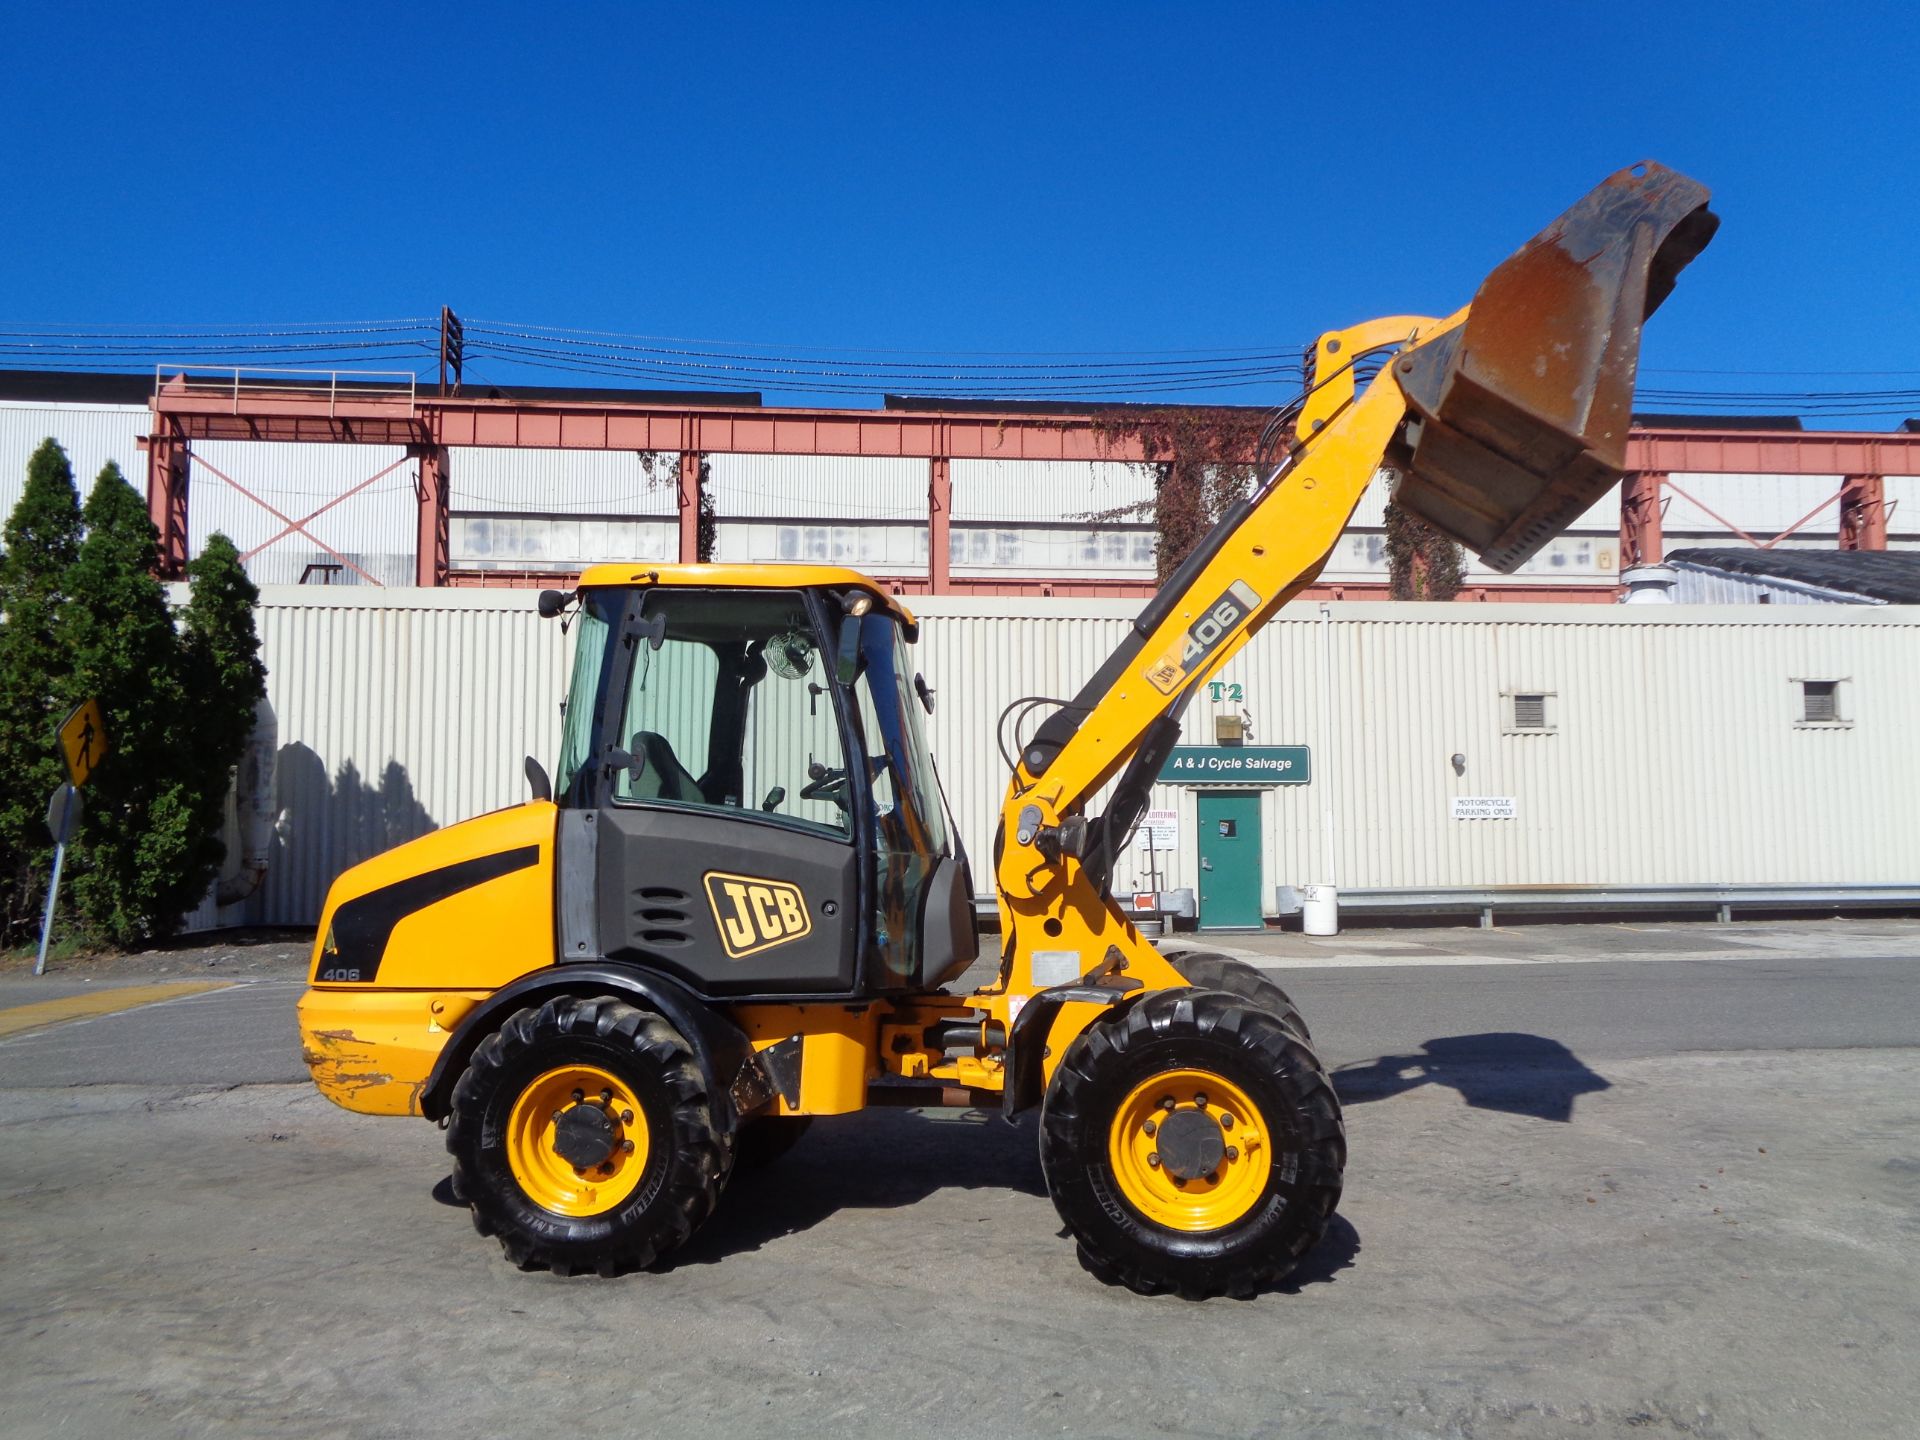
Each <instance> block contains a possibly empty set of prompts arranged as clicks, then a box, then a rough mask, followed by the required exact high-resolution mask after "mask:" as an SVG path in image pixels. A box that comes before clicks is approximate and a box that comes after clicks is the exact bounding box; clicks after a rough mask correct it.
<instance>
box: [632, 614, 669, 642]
mask: <svg viewBox="0 0 1920 1440" xmlns="http://www.w3.org/2000/svg"><path fill="white" fill-rule="evenodd" d="M626 633H627V638H628V639H629V640H645V641H646V642H647V648H648V649H649V650H658V649H659V648H660V647H661V646H662V645H664V644H666V643H667V614H666V612H665V611H664V610H661V611H656V612H655V613H654V614H652V615H649V616H647V617H646V618H645V619H636V620H629V621H628V622H627V632H626Z"/></svg>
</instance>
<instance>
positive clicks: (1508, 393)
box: [995, 163, 1718, 996]
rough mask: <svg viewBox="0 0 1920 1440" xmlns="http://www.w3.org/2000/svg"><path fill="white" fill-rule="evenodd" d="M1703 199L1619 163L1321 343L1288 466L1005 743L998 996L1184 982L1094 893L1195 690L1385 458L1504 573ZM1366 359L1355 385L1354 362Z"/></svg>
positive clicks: (1318, 554)
mask: <svg viewBox="0 0 1920 1440" xmlns="http://www.w3.org/2000/svg"><path fill="white" fill-rule="evenodd" d="M1707 198H1708V196H1707V191H1706V190H1705V188H1704V187H1702V186H1700V185H1699V184H1697V183H1696V182H1694V181H1692V180H1690V179H1688V178H1687V177H1685V176H1683V175H1680V174H1678V173H1676V172H1674V171H1671V170H1667V169H1665V168H1664V167H1661V166H1658V165H1653V164H1651V163H1648V164H1642V165H1637V166H1633V167H1631V168H1630V169H1627V170H1622V171H1620V172H1618V173H1617V174H1615V175H1613V176H1610V177H1609V178H1608V179H1607V180H1606V181H1604V182H1603V183H1602V184H1601V185H1599V186H1597V187H1596V188H1595V189H1594V190H1593V191H1592V192H1590V193H1589V194H1588V195H1587V196H1586V197H1585V198H1584V199H1582V200H1581V201H1580V202H1579V203H1578V204H1576V205H1575V206H1573V207H1572V208H1571V209H1570V210H1568V211H1567V212H1566V213H1565V214H1563V215H1562V216H1561V217H1560V218H1559V219H1558V220H1557V221H1555V222H1554V224H1553V225H1551V226H1549V227H1548V228H1547V229H1546V230H1544V231H1542V232H1541V233H1540V234H1539V235H1537V236H1536V237H1534V239H1533V240H1532V241H1530V242H1528V244H1527V245H1525V246H1523V247H1522V248H1521V249H1520V250H1519V251H1518V252H1516V253H1515V254H1514V255H1513V256H1512V257H1511V258H1509V259H1508V260H1507V261H1506V262H1504V263H1503V264H1502V265H1500V266H1499V267H1498V268H1496V269H1495V270H1494V271H1493V272H1492V274H1490V275H1489V276H1488V278H1487V280H1486V281H1485V283H1483V284H1482V286H1481V287H1480V290H1479V292H1478V293H1477V294H1476V296H1475V297H1474V302H1473V304H1472V305H1470V306H1468V307H1466V308H1464V309H1462V310H1460V311H1458V312H1457V313H1455V314H1453V315H1451V316H1448V317H1447V318H1445V319H1428V318H1422V317H1415V316H1394V317H1391V318H1387V319H1381V320H1373V321H1369V322H1367V323H1365V324H1362V325H1358V326H1355V327H1353V328H1351V329H1347V330H1339V331H1333V332H1329V333H1328V334H1325V335H1323V336H1321V337H1320V339H1319V341H1318V342H1317V344H1316V349H1315V357H1314V359H1315V366H1314V374H1315V375H1316V377H1318V379H1317V383H1316V384H1315V385H1314V386H1313V388H1312V389H1311V390H1310V391H1309V393H1308V394H1307V396H1306V397H1305V399H1304V402H1303V403H1302V405H1301V407H1300V409H1299V412H1298V414H1297V416H1296V417H1295V418H1294V421H1293V433H1292V436H1291V437H1290V445H1289V447H1288V450H1287V453H1286V454H1285V456H1284V458H1283V459H1281V460H1280V462H1279V463H1278V464H1277V465H1275V466H1274V467H1273V468H1272V469H1271V470H1270V471H1269V473H1267V474H1266V475H1265V476H1264V477H1262V479H1261V480H1260V482H1259V483H1258V485H1257V486H1256V487H1255V489H1254V490H1253V491H1252V493H1251V494H1249V495H1248V496H1247V497H1246V498H1245V499H1244V500H1242V501H1240V502H1239V503H1238V504H1236V505H1235V506H1234V507H1233V508H1232V509H1231V510H1230V511H1229V512H1228V513H1227V514H1226V515H1225V516H1223V517H1222V518H1221V520H1220V521H1219V523H1218V524H1217V525H1216V526H1215V527H1214V529H1213V530H1212V531H1211V532H1210V533H1209V534H1208V535H1207V536H1206V538H1205V539H1204V540H1203V541H1202V542H1201V544H1200V546H1199V547H1198V548H1197V549H1196V550H1195V551H1194V552H1193V554H1192V555H1191V556H1189V557H1188V559H1187V561H1186V562H1185V563H1184V564H1183V565H1182V566H1181V567H1180V568H1179V570H1178V571H1177V572H1176V573H1175V574H1173V575H1172V576H1171V577H1169V579H1168V580H1167V581H1166V583H1165V584H1164V585H1163V586H1162V587H1161V588H1160V590H1159V592H1158V593H1157V594H1156V595H1155V596H1154V598H1153V599H1152V601H1151V602H1149V603H1148V605H1147V607H1146V608H1145V609H1144V610H1143V611H1142V612H1141V613H1140V615H1139V617H1138V618H1137V619H1136V620H1135V622H1134V625H1133V627H1132V629H1131V630H1130V631H1129V633H1128V634H1127V636H1126V637H1125V638H1124V639H1123V640H1122V642H1121V644H1120V645H1119V646H1118V647H1117V648H1116V649H1115V650H1114V651H1113V653H1112V654H1111V655H1110V656H1109V657H1108V658H1107V660H1106V662H1105V663H1104V664H1103V665H1102V666H1101V667H1100V669H1099V671H1098V672H1097V673H1096V674H1095V675H1094V676H1093V677H1092V679H1090V680H1089V681H1088V682H1087V684H1086V685H1085V686H1084V687H1082V689H1081V691H1080V692H1079V694H1078V695H1076V696H1075V697H1074V699H1073V701H1072V702H1071V703H1070V704H1068V705H1065V706H1063V707H1061V708H1059V709H1057V710H1056V711H1055V712H1054V713H1053V714H1051V715H1050V716H1048V718H1047V719H1046V721H1045V722H1044V723H1042V724H1041V725H1040V726H1039V728H1038V729H1037V731H1036V732H1035V733H1034V735H1033V737H1032V739H1031V740H1029V741H1027V742H1026V743H1025V744H1023V746H1022V748H1021V753H1020V755H1019V757H1018V761H1017V764H1016V766H1015V770H1014V774H1013V777H1012V779H1011V781H1010V783H1009V785H1008V789H1007V796H1006V800H1005V802H1004V805H1003V809H1002V816H1001V820H1002V833H1001V839H1000V842H999V844H998V845H997V847H996V855H995V878H996V882H997V887H998V892H999V908H1000V919H1001V926H1002V935H1003V936H1004V937H1005V948H1004V951H1003V956H1002V970H1001V976H1000V982H999V986H998V987H996V990H997V991H999V992H1001V993H1006V994H1010V995H1015V996H1023V995H1026V994H1029V993H1032V992H1034V991H1036V990H1039V989H1043V988H1046V986H1047V985H1049V984H1057V983H1059V980H1060V976H1061V975H1062V974H1063V973H1064V970H1065V969H1066V968H1069V967H1077V974H1078V977H1079V978H1099V977H1102V976H1110V975H1112V974H1113V973H1115V972H1117V971H1126V972H1127V973H1128V974H1129V975H1130V976H1132V977H1133V978H1135V979H1138V980H1140V981H1141V982H1142V983H1143V984H1144V985H1145V986H1146V987H1147V988H1149V989H1151V988H1154V987H1156V986H1160V985H1168V984H1179V983H1182V982H1181V981H1180V980H1179V978H1178V977H1177V976H1176V975H1174V973H1173V972H1172V969H1171V967H1170V966H1168V965H1167V963H1166V962H1165V961H1164V960H1162V959H1161V958H1160V957H1159V955H1158V953H1157V952H1156V951H1155V950H1154V949H1153V947H1152V946H1150V945H1148V944H1147V943H1146V942H1145V941H1143V940H1141V939H1140V938H1139V936H1138V934H1137V932H1135V930H1134V929H1133V927H1132V926H1131V925H1130V924H1128V923H1127V921H1126V920H1125V918H1124V916H1123V915H1122V914H1121V912H1120V910H1119V909H1118V907H1117V906H1116V905H1115V904H1114V903H1113V901H1112V898H1111V896H1110V895H1109V893H1108V883H1109V881H1110V878H1111V874H1112V867H1113V861H1114V858H1115V855H1116V853H1117V851H1118V849H1119V847H1120V846H1121V845H1123V844H1124V843H1125V839H1126V835H1127V832H1128V831H1130V830H1131V829H1132V828H1133V826H1134V825H1135V823H1136V822H1137V821H1138V819H1139V817H1140V814H1141V813H1142V811H1143V810H1144V808H1145V805H1146V800H1147V795H1148V793H1149V791H1150V789H1151V787H1152V785H1153V783H1154V781H1155V779H1156V777H1157V775H1158V772H1159V769H1160V766H1161V764H1162V763H1163V762H1164V760H1165V758H1166V756H1167V754H1168V752H1169V751H1170V750H1171V749H1172V747H1173V745H1174V743H1175V742H1176V741H1177V740H1178V738H1179V733H1180V717H1181V715H1182V713H1183V712H1184V710H1185V709H1186V707H1187V705H1188V704H1189V703H1190V702H1191V700H1192V698H1193V696H1194V695H1195V694H1196V693H1197V692H1198V690H1199V688H1200V687H1201V686H1202V685H1204V684H1205V683H1206V682H1207V681H1208V679H1210V678H1211V677H1212V676H1213V675H1215V674H1216V673H1218V672H1219V670H1220V668H1221V667H1222V666H1224V665H1225V664H1226V662H1227V661H1228V660H1229V659H1230V658H1232V656H1233V655H1234V654H1236V653H1237V652H1238V651H1239V649H1240V648H1241V647H1242V646H1243V645H1245V644H1246V642H1247V641H1248V640H1249V639H1250V638H1251V637H1252V636H1253V634H1254V633H1255V632H1256V631H1258V630H1259V629H1260V627H1261V626H1263V625H1264V624H1266V622H1267V621H1268V620H1270V619H1272V618H1273V616H1274V615H1275V614H1277V613H1278V612H1279V610H1280V608H1281V607H1282V606H1284V605H1285V604H1286V603H1287V602H1288V601H1289V600H1291V599H1292V598H1293V597H1294V596H1295V595H1297V594H1299V592H1300V591H1301V590H1302V589H1304V588H1305V587H1306V586H1307V585H1309V584H1311V583H1312V582H1313V580H1314V579H1315V578H1316V577H1317V576H1318V575H1319V573H1320V570H1321V567H1322V566H1324V565H1325V563H1326V560H1327V557H1328V556H1329V555H1330V554H1331V553H1332V550H1333V547H1334V545H1335V544H1336V542H1337V541H1338V540H1339V538H1340V535H1341V532H1342V531H1343V530H1344V529H1345V528H1346V526H1347V524H1348V522H1349V520H1350V519H1351V518H1352V515H1353V512H1354V509H1355V507H1356V506H1357V505H1358V504H1359V502H1360V498H1361V496H1362V495H1363V494H1364V493H1365V491H1366V488H1367V486H1368V484H1369V483H1371V481H1372V480H1373V478H1374V476H1375V474H1376V473H1378V471H1379V470H1380V469H1381V467H1382V465H1383V464H1385V465H1388V466H1390V467H1391V468H1392V469H1394V470H1395V471H1396V472H1398V474H1399V476H1400V480H1399V484H1398V488H1397V490H1396V498H1397V499H1399V500H1400V501H1401V503H1402V504H1404V505H1406V506H1407V508H1409V509H1411V510H1413V511H1415V512H1416V513H1418V514H1420V515H1421V516H1422V517H1423V518H1425V519H1426V520H1427V521H1428V523H1429V524H1432V525H1433V526H1435V528H1437V529H1439V530H1441V531H1442V532H1443V533H1445V534H1448V535H1450V536H1452V537H1453V538H1455V539H1457V540H1460V541H1462V542H1463V543H1465V544H1468V545H1470V546H1472V547H1473V548H1474V549H1475V550H1476V551H1478V552H1479V553H1480V554H1481V555H1482V557H1483V558H1485V559H1486V560H1487V561H1488V562H1489V563H1491V564H1493V565H1494V566H1495V567H1496V568H1498V569H1501V570H1512V569H1514V568H1516V567H1517V566H1518V565H1520V564H1521V563H1523V562H1524V561H1525V560H1526V559H1527V558H1528V557H1530V556H1531V555H1532V554H1534V553H1535V552H1536V551H1537V550H1538V549H1539V548H1540V547H1541V546H1542V545H1544V544H1545V543H1546V542H1547V541H1548V540H1549V539H1551V538H1552V537H1553V536H1554V535H1557V534H1559V533H1560V532H1561V531H1562V530H1564V529H1565V527H1566V526H1567V524H1569V523H1570V522H1571V521H1572V520H1573V519H1574V518H1575V517H1577V516H1578V515H1579V514H1580V513H1581V511H1582V510H1584V509H1585V508H1586V507H1587V506H1588V505H1590V504H1592V503H1593V502H1594V501H1595V500H1597V499H1598V498H1599V497H1600V496H1601V495H1602V494H1604V493H1605V491H1606V490H1607V488H1608V487H1609V486H1611V485H1612V484H1613V483H1614V482H1615V481H1616V480H1617V479H1618V478H1619V474H1620V470H1621V467H1622V465H1623V464H1624V458H1625V450H1626V440H1627V429H1628V424H1629V421H1630V417H1631V406H1632V395H1633V384H1634V377H1635V372H1636V368H1637V363H1638V357H1639V343H1640V329H1641V323H1642V322H1643V321H1644V320H1645V318H1646V317H1647V315H1649V314H1651V313H1652V311H1653V309H1654V308H1655V307H1657V306H1658V305H1659V303H1660V302H1661V301H1662V300H1663V299H1664V298H1665V297H1666V294H1667V292H1668V291H1669V290H1671V288H1672V285H1673V278H1674V276H1675V275H1676V274H1677V273H1678V271H1679V270H1680V269H1681V268H1683V267H1684V266H1685V265H1686V264H1687V263H1688V262H1689V261H1690V260H1692V258H1693V257H1694V256H1695V255H1696V254H1698V253H1699V251H1700V250H1701V249H1703V248H1704V247H1705V245H1706V243H1707V241H1708V240H1709V239H1711V237H1712V234H1713V231H1714V228H1715V227H1716V226H1717V224H1718V220H1717V218H1716V217H1715V216H1714V215H1713V214H1712V212H1711V211H1709V210H1708V209H1707V208H1706V205H1707ZM1383 353H1388V354H1390V356H1391V358H1390V359H1388V360H1387V361H1386V363H1383V364H1381V365H1380V367H1379V369H1378V371H1377V373H1375V374H1374V376H1373V378H1372V380H1371V381H1370V383H1368V384H1367V385H1366V386H1365V387H1364V389H1362V388H1360V387H1359V386H1358V385H1357V384H1356V378H1355V376H1356V365H1357V363H1358V362H1359V361H1361V360H1363V359H1368V358H1377V357H1380V356H1382V355H1383ZM1116 777H1117V778H1118V783H1117V784H1116V785H1115V787H1114V790H1113V792H1112V794H1111V797H1110V799H1109V801H1108V805H1107V810H1106V812H1105V814H1103V815H1101V816H1099V817H1095V818H1089V817H1088V816H1087V814H1086V807H1087V805H1088V803H1089V801H1090V800H1091V799H1092V798H1093V797H1094V796H1095V795H1096V794H1097V793H1098V792H1099V791H1100V789H1101V787H1103V786H1104V785H1106V784H1107V783H1108V782H1109V781H1113V780H1115V779H1116ZM1036 955H1039V956H1041V957H1043V961H1042V963H1041V964H1040V965H1039V966H1038V967H1037V968H1036V965H1035V963H1034V957H1035V956H1036Z"/></svg>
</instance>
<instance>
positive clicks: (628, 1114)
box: [620, 1110, 633, 1125]
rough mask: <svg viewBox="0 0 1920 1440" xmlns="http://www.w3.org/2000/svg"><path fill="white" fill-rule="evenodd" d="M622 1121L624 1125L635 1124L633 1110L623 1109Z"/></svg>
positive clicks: (621, 1113)
mask: <svg viewBox="0 0 1920 1440" xmlns="http://www.w3.org/2000/svg"><path fill="white" fill-rule="evenodd" d="M620 1123H621V1124H622V1125H631V1124H633V1111H631V1110H622V1111H621V1112H620Z"/></svg>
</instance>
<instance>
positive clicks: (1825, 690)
mask: <svg viewBox="0 0 1920 1440" xmlns="http://www.w3.org/2000/svg"><path fill="white" fill-rule="evenodd" d="M1800 723H1801V724H1803V725H1837V724H1839V723H1840V682H1839V681H1838V680H1802V681H1801V682H1800Z"/></svg>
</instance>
